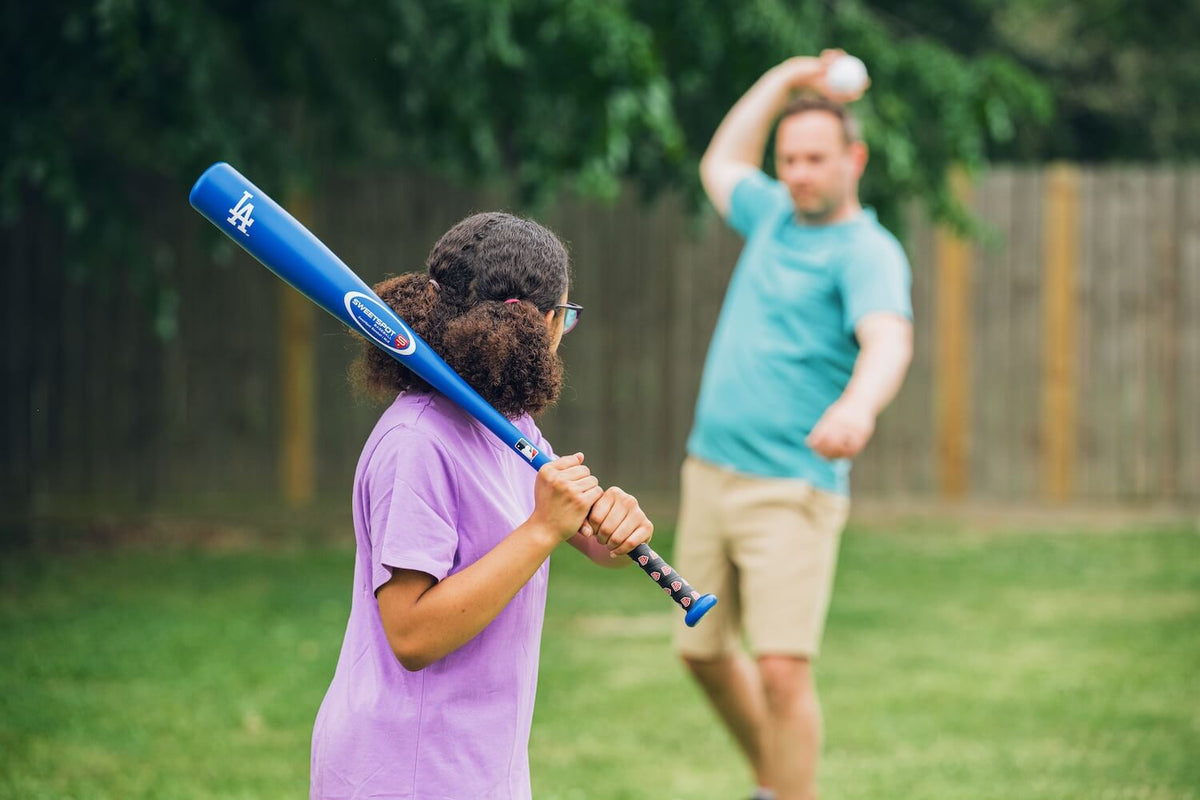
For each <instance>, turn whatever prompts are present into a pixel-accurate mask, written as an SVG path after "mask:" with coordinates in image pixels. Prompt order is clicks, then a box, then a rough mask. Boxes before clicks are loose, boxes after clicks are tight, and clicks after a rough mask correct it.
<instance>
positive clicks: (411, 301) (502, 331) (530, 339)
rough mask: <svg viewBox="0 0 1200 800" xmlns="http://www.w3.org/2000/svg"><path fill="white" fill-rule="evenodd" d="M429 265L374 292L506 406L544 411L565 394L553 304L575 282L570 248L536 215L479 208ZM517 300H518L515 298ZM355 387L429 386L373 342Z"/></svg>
mask: <svg viewBox="0 0 1200 800" xmlns="http://www.w3.org/2000/svg"><path fill="white" fill-rule="evenodd" d="M427 266H428V270H429V271H428V273H409V274H406V275H400V276H397V277H393V278H389V279H387V280H385V281H383V282H382V283H379V284H378V285H376V286H375V287H374V289H375V292H376V293H377V294H378V295H379V296H380V297H381V298H382V299H383V300H384V302H386V303H387V304H388V305H389V306H390V307H391V308H392V309H393V310H394V311H395V312H396V313H397V314H399V315H400V317H401V319H403V320H404V321H405V322H406V323H408V326H409V327H410V328H412V330H413V331H414V332H415V333H416V334H417V335H418V336H420V337H421V338H422V339H423V340H425V342H426V343H427V344H428V345H429V346H430V347H432V348H433V350H434V352H436V353H438V355H440V356H441V357H442V358H443V359H444V360H445V361H446V363H447V364H449V366H450V367H451V368H452V369H453V370H454V371H455V372H457V373H458V374H459V375H461V376H462V377H463V379H464V380H466V382H467V383H468V384H470V385H471V387H472V388H474V389H475V390H476V391H477V392H479V394H480V395H481V396H482V397H483V398H484V399H485V400H487V401H488V402H489V403H491V404H492V405H493V406H494V407H495V408H496V409H497V410H498V411H499V412H500V413H502V414H504V415H505V416H508V417H516V416H519V415H521V414H522V413H526V412H527V413H530V414H538V413H540V412H542V411H544V410H545V409H546V408H548V407H549V406H551V405H553V403H554V402H555V401H556V400H557V399H558V395H559V392H560V391H561V389H562V381H563V367H562V361H561V359H560V358H559V357H558V355H557V353H556V352H555V351H554V350H553V349H552V348H551V338H550V332H549V331H548V330H547V328H546V320H545V312H546V311H548V310H550V309H551V308H553V306H554V305H555V304H556V303H558V301H559V298H561V297H562V295H563V294H564V293H565V292H566V289H567V280H568V276H567V255H566V249H565V248H564V247H563V246H562V243H561V242H559V240H558V239H557V238H556V237H555V236H554V234H553V233H551V232H550V231H548V230H546V229H545V228H543V227H542V226H540V225H538V224H537V223H534V222H531V221H529V220H523V219H520V218H518V217H513V216H511V215H508V214H477V215H475V216H472V217H468V218H467V219H465V220H463V221H462V222H460V223H459V224H458V225H456V226H454V227H453V228H451V229H450V230H449V231H447V232H446V234H445V235H443V236H442V238H441V240H439V241H438V243H437V244H436V245H435V246H434V248H433V251H432V252H431V253H430V255H429V260H428V265H427ZM511 299H516V300H518V301H519V302H516V303H512V302H506V301H507V300H511ZM363 347H364V349H363V351H362V353H361V355H360V357H359V358H358V359H357V360H356V361H355V363H354V365H353V366H352V367H351V379H352V381H353V383H354V384H355V386H356V387H357V388H358V389H360V390H361V391H363V392H365V393H366V394H368V395H371V396H373V397H375V398H377V399H380V400H384V401H386V400H390V399H391V398H392V397H394V396H395V394H396V393H397V392H399V391H431V388H432V387H430V386H429V384H428V383H427V382H426V381H425V380H423V379H422V378H420V377H418V376H417V375H416V374H415V373H413V372H412V371H410V370H409V369H408V368H406V367H404V366H403V365H402V364H401V363H400V362H398V361H396V360H395V359H393V358H392V357H391V356H390V355H388V354H387V353H385V352H383V351H382V350H380V349H379V348H377V347H375V346H374V345H372V344H370V343H369V342H365V341H364V344H363Z"/></svg>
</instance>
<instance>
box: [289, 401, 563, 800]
mask: <svg viewBox="0 0 1200 800" xmlns="http://www.w3.org/2000/svg"><path fill="white" fill-rule="evenodd" d="M516 423H517V426H518V427H519V428H520V429H521V430H522V431H523V432H524V433H525V435H526V437H527V438H528V439H529V440H530V441H531V442H533V443H534V445H535V446H536V447H538V448H539V449H544V450H545V451H546V452H547V453H548V452H549V448H548V447H547V445H546V442H545V440H544V439H543V438H542V436H541V434H540V432H539V431H538V429H537V426H536V425H535V424H534V422H533V420H532V419H531V418H530V417H528V416H524V417H522V418H520V419H518V420H516ZM535 478H536V473H535V472H534V471H533V470H532V469H530V468H529V465H528V464H526V463H522V460H521V457H520V456H519V455H517V454H516V453H514V452H513V451H512V450H510V449H508V448H507V447H506V446H504V445H503V444H501V443H500V442H499V440H497V439H496V438H495V437H494V436H493V435H492V434H491V433H489V432H488V431H487V430H486V429H485V428H484V427H483V426H482V425H481V424H480V423H478V422H476V421H474V420H472V419H471V418H470V417H469V416H467V415H466V414H465V413H464V412H462V411H461V410H460V409H458V408H457V407H456V406H454V405H453V404H452V403H451V402H450V401H449V400H447V399H446V398H445V397H443V396H441V395H437V394H402V395H400V396H399V397H398V398H397V399H396V401H395V402H394V403H393V404H392V405H391V406H390V407H389V408H388V409H387V410H386V411H385V412H384V413H383V415H382V416H381V417H380V419H379V422H378V423H377V424H376V425H375V429H374V431H372V433H371V435H370V437H369V438H368V439H367V443H366V446H365V447H364V448H363V452H362V456H361V457H360V458H359V462H358V469H357V471H356V472H355V476H354V536H355V539H356V542H357V554H356V557H355V564H354V595H353V600H352V602H351V607H350V619H349V622H348V623H347V625H346V635H345V639H344V641H343V643H342V651H341V655H340V657H339V658H338V664H337V671H336V673H335V674H334V677H333V682H332V684H331V685H330V687H329V691H328V692H327V693H326V695H325V700H324V702H323V703H322V704H321V709H320V711H319V712H318V713H317V720H316V724H315V726H314V729H313V742H312V775H311V778H312V782H311V796H312V798H314V799H315V798H321V800H333V799H334V798H347V800H348V799H349V798H367V797H370V798H375V799H376V800H383V799H384V798H386V799H387V800H399V798H407V799H408V800H480V798H488V800H509V799H510V798H511V799H512V800H523V799H525V798H529V797H530V783H529V755H528V745H529V728H530V723H531V721H532V718H533V703H534V694H535V691H536V688H537V670H538V650H539V647H540V644H541V634H542V617H543V612H544V610H545V604H546V580H547V575H548V572H549V562H548V561H547V562H546V563H543V564H542V566H541V567H540V568H539V569H538V571H537V573H536V574H535V575H534V576H533V578H532V579H531V580H530V581H529V582H528V583H527V584H526V585H525V586H524V587H523V588H522V589H521V590H520V592H518V593H517V596H516V597H515V598H513V600H512V601H511V602H510V603H509V604H508V605H507V606H506V607H505V608H504V610H503V611H501V612H500V614H499V616H497V617H496V619H495V620H493V621H492V623H491V624H490V625H488V626H487V627H486V628H485V629H484V630H483V631H482V632H481V633H480V634H479V635H478V636H476V637H475V638H474V639H472V640H471V641H469V642H467V643H466V644H465V645H463V646H462V647H460V648H459V649H458V650H455V651H454V652H453V653H451V654H449V655H448V656H446V657H444V658H442V659H440V660H439V661H437V662H435V663H433V664H430V665H429V666H428V667H426V668H425V669H422V670H420V671H418V672H408V671H407V670H405V669H404V668H403V667H402V666H401V665H400V663H399V662H398V661H397V660H396V657H395V655H394V654H393V653H392V650H391V648H390V647H389V645H388V642H387V637H386V636H385V635H384V632H383V626H382V623H381V621H380V617H379V606H378V604H377V603H376V600H375V591H376V590H377V589H378V588H379V587H380V586H382V585H383V584H385V583H387V581H388V580H389V579H390V578H391V571H392V569H397V568H399V569H413V570H420V571H421V572H427V573H429V574H430V575H432V576H433V577H434V578H437V579H438V580H441V579H443V578H445V577H446V576H447V575H451V574H453V573H456V572H459V571H461V570H463V569H465V568H466V567H468V566H470V565H471V564H472V563H474V562H475V561H477V560H478V559H479V558H480V557H482V556H483V555H484V554H485V553H487V552H488V551H489V550H491V549H492V548H493V547H495V546H496V544H498V543H499V542H500V541H501V540H502V539H503V538H504V537H505V536H507V535H508V534H509V533H510V532H512V530H513V529H514V528H516V527H517V526H518V525H520V524H521V523H522V522H524V521H525V520H526V519H528V518H529V515H530V514H531V513H532V511H533V484H534V479H535Z"/></svg>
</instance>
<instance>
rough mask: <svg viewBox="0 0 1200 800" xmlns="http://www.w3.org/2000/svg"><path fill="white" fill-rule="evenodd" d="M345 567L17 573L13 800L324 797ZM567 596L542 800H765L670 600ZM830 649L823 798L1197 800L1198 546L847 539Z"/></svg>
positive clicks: (5, 591) (11, 596)
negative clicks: (314, 788)
mask: <svg viewBox="0 0 1200 800" xmlns="http://www.w3.org/2000/svg"><path fill="white" fill-rule="evenodd" d="M657 544H658V545H659V549H660V550H663V551H664V552H669V543H668V541H667V537H665V536H660V540H659V541H658V542H657ZM351 561H352V557H351V554H350V553H349V551H347V550H344V549H329V548H320V547H312V546H306V547H304V548H298V549H295V550H293V551H289V552H271V551H269V550H267V549H266V548H264V547H261V546H250V547H238V548H234V549H230V550H224V551H217V550H212V549H195V548H192V549H179V548H163V549H160V550H158V551H153V550H150V549H147V548H144V547H136V548H129V547H125V548H118V549H90V550H81V551H78V552H75V553H73V554H69V555H66V556H65V557H62V558H57V559H51V558H48V557H46V556H44V555H42V556H36V557H35V556H21V557H16V556H13V554H11V553H8V554H2V555H0V798H20V800H36V799H38V798H75V799H76V800H91V799H92V798H96V799H97V800H99V799H100V798H120V800H133V798H172V800H175V799H179V800H186V798H295V797H302V796H307V794H306V792H307V778H308V772H307V771H308V743H309V735H310V729H311V724H312V718H313V715H314V714H315V712H316V709H317V705H318V703H319V702H320V699H321V696H322V694H323V692H324V689H325V685H326V682H327V681H328V679H329V677H330V675H331V674H332V671H333V666H334V662H335V660H336V657H337V650H338V646H339V644H340V640H341V634H342V630H343V627H344V624H345V617H346V613H347V609H348V603H349V597H350V593H349V587H350V575H351V566H352V565H351ZM551 575H552V577H551V600H550V606H549V609H548V614H547V624H546V633H545V638H544V642H543V658H542V671H541V683H540V689H539V699H538V709H537V715H536V718H535V722H534V733H533V739H532V742H531V759H532V762H533V769H534V795H535V797H537V798H539V800H576V799H578V800H584V799H585V798H598V799H603V798H630V799H631V800H632V799H634V798H637V799H639V800H640V798H680V799H681V800H683V799H685V798H686V799H687V800H708V799H709V798H711V799H712V800H736V799H737V798H740V797H743V796H744V795H745V794H747V791H746V790H747V788H748V786H749V773H748V772H747V770H746V769H745V767H744V766H742V764H741V762H740V761H739V759H738V758H737V755H736V753H735V751H734V748H733V745H732V743H731V742H730V741H729V739H728V738H727V737H726V736H725V735H724V734H723V733H722V731H721V730H720V729H719V728H718V727H717V725H716V724H715V721H714V718H713V716H712V714H711V713H710V711H709V709H708V708H707V706H706V705H705V703H704V701H703V699H702V698H701V697H700V695H699V694H698V692H697V690H696V689H695V688H694V687H693V686H692V685H691V684H690V683H689V681H688V680H687V678H686V676H685V675H684V672H683V670H682V668H681V667H680V666H679V665H678V664H677V662H676V660H675V659H674V657H673V655H672V653H671V651H670V645H669V639H670V634H669V631H670V624H671V617H672V614H673V612H672V611H671V608H670V603H669V601H668V600H667V599H666V598H665V597H664V596H663V595H662V593H661V591H659V590H658V589H656V588H654V587H653V586H652V585H651V584H650V583H649V581H648V580H647V579H646V578H645V577H644V576H643V575H641V573H640V572H639V571H637V570H636V569H629V570H625V571H623V572H621V573H612V572H608V571H604V570H600V569H596V568H593V567H591V566H590V565H588V564H586V563H585V562H583V560H582V559H581V558H578V557H577V556H576V555H575V554H574V553H573V552H571V551H563V552H562V553H561V554H560V555H558V556H556V557H555V563H554V568H553V570H552V572H551ZM698 588H702V587H698ZM824 647H825V649H824V657H823V659H822V660H821V662H820V664H819V672H818V675H819V681H820V687H821V692H822V697H823V701H824V707H825V716H826V743H825V753H824V761H823V767H822V775H821V784H822V791H823V794H822V796H823V798H825V800H854V799H856V798H864V799H865V798H880V800H883V799H884V798H887V799H888V800H890V799H891V798H932V799H934V800H941V799H943V798H944V799H945V800H951V799H952V798H953V799H954V800H960V799H963V798H997V799H998V800H999V799H1000V798H1004V799H1005V800H1010V799H1011V798H1022V800H1037V799H1039V798H1045V799H1046V800H1051V798H1053V799H1054V800H1062V798H1088V799H1089V800H1104V799H1112V800H1117V799H1118V798H1129V799H1130V800H1134V798H1139V799H1141V798H1144V799H1146V800H1159V799H1165V798H1172V799H1173V800H1174V799H1180V800H1181V799H1182V798H1200V535H1198V534H1197V531H1195V530H1180V529H1177V530H1174V531H1158V532H1154V533H1138V532H1135V531H1129V532H1125V533H1104V534H1086V533H1061V532H1060V533H1053V534H1041V535H1038V534H1036V533H1029V534H1014V533H997V534H984V533H979V532H969V531H966V530H964V529H961V528H958V527H956V526H952V525H949V524H943V525H921V526H917V525H912V524H909V525H906V526H904V527H903V528H902V529H901V530H888V531H885V530H881V529H874V528H872V529H864V528H862V527H856V528H852V529H851V530H850V531H849V532H848V533H847V536H846V539H845V542H844V546H843V550H842V559H841V568H840V572H839V576H838V583H837V588H836V591H835V596H834V605H833V611H832V614H831V617H830V620H829V628H828V632H827V635H826V639H825V646H824Z"/></svg>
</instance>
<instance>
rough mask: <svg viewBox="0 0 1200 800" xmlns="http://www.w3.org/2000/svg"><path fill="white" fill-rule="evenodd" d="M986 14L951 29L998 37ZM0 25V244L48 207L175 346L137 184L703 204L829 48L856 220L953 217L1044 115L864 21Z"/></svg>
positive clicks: (931, 35) (294, 10)
mask: <svg viewBox="0 0 1200 800" xmlns="http://www.w3.org/2000/svg"><path fill="white" fill-rule="evenodd" d="M916 1H917V0H912V2H914V3H915V2H916ZM1028 2H1033V0H1028ZM982 3H983V0H975V6H977V7H978V8H980V9H984V11H986V9H987V7H986V6H985V5H983V4H982ZM925 5H927V6H929V7H930V8H933V7H934V6H935V5H936V6H938V7H940V5H946V6H947V7H949V4H944V3H940V4H935V3H932V2H928V1H927V2H926V3H925ZM881 7H882V5H881ZM889 7H891V6H889ZM970 7H971V6H970V5H969V4H968V6H964V8H967V9H968V10H969V9H970ZM984 11H980V12H979V13H978V14H977V16H978V17H979V19H977V20H976V19H974V18H972V17H970V15H969V14H968V13H967V12H966V11H963V12H959V14H958V15H957V16H954V19H955V20H959V21H961V27H962V28H963V29H964V30H967V31H975V30H976V28H979V29H981V30H984V29H986V30H991V28H992V27H994V25H993V24H992V22H991V20H992V16H994V15H992V14H991V13H990V12H988V13H984ZM3 14H4V17H3V21H4V25H3V32H2V33H0V42H2V43H3V49H4V53H5V61H6V62H7V63H8V64H9V66H10V68H11V70H12V74H14V75H16V76H17V80H16V81H15V82H13V84H12V85H10V91H9V92H8V93H6V95H5V96H4V98H3V99H2V100H0V104H2V105H0V108H2V110H3V115H2V116H3V123H2V125H3V128H2V132H0V136H2V137H3V138H2V140H0V141H2V142H3V145H4V148H5V153H6V156H5V162H4V167H3V171H2V172H0V222H2V223H3V224H4V225H7V226H12V225H15V224H17V223H18V222H19V221H20V220H21V219H22V217H23V215H25V214H27V213H28V212H29V209H30V208H31V207H32V206H34V205H41V206H45V207H48V208H49V209H51V210H52V211H53V212H54V213H55V214H56V215H57V216H58V218H59V219H60V220H61V221H62V224H63V228H64V230H66V232H67V234H68V236H69V238H70V240H71V241H72V242H74V243H75V244H76V245H77V246H76V247H75V248H74V249H73V250H72V251H71V252H72V253H74V257H75V258H76V259H77V261H78V263H79V269H80V271H81V272H83V273H86V274H88V275H93V276H95V275H100V274H104V271H105V265H106V264H107V265H110V268H111V265H114V264H120V265H121V267H122V270H124V272H123V274H129V275H132V276H134V279H135V280H136V282H137V283H138V285H140V286H142V287H143V288H144V289H145V290H146V292H147V295H148V296H150V297H152V298H154V299H155V300H154V301H155V303H156V304H157V305H158V306H160V310H162V311H164V313H165V316H164V319H165V320H166V321H167V323H169V311H170V303H171V295H170V277H169V275H170V270H171V252H172V247H173V246H174V245H173V243H171V242H169V241H155V239H154V236H155V233H154V232H153V231H150V232H146V231H144V230H141V229H140V228H139V227H138V226H136V225H134V224H133V223H132V221H131V213H130V209H132V208H136V192H137V191H138V189H139V187H141V186H144V185H145V182H146V181H150V182H154V181H159V182H164V181H165V182H169V183H171V184H173V185H179V186H183V187H186V186H187V185H188V184H189V183H190V181H191V180H192V179H194V177H195V176H196V175H198V174H199V172H200V171H201V170H202V169H203V168H204V167H205V166H207V165H208V164H209V163H211V162H213V161H216V160H227V161H230V162H232V163H234V164H236V165H238V166H239V167H240V168H241V169H243V170H244V171H246V172H248V173H249V174H252V175H254V176H255V178H256V180H258V181H260V182H262V183H264V184H266V185H271V186H280V185H295V184H296V183H303V182H310V181H312V180H314V179H315V177H316V176H317V175H319V174H321V173H322V172H323V171H326V170H330V169H338V170H342V169H354V168H364V167H370V168H375V169H378V168H382V167H392V166H405V165H409V166H411V165H419V166H421V167H423V168H428V169H433V170H436V171H439V172H441V173H444V174H447V175H452V176H456V177H458V178H460V179H463V180H468V181H476V180H480V181H482V180H493V179H505V180H511V181H513V182H515V183H516V185H518V186H519V187H520V189H521V191H522V192H523V194H524V196H525V197H526V198H527V199H530V200H531V201H537V200H545V199H547V198H549V197H552V196H553V195H554V194H555V193H556V192H559V191H561V190H563V189H568V188H573V189H578V190H581V191H583V192H586V193H590V194H593V195H598V196H602V197H609V198H611V197H614V196H615V195H616V194H617V192H618V189H619V187H620V185H621V184H622V183H623V182H626V181H629V182H633V183H634V184H637V185H639V186H641V187H642V188H643V189H644V190H645V191H647V192H655V191H658V190H660V189H663V188H667V187H671V188H680V187H682V188H684V189H686V190H687V191H689V192H691V193H692V196H693V197H694V196H696V194H695V192H696V188H697V180H696V176H695V173H696V163H697V161H698V158H699V155H700V153H701V152H702V151H703V149H704V147H705V145H706V144H707V142H708V139H709V137H710V136H711V134H712V132H713V131H714V130H715V128H716V126H717V124H718V123H719V121H720V119H721V117H722V116H723V114H724V113H725V112H726V110H728V108H729V107H730V105H732V103H733V102H734V101H735V100H736V99H737V98H738V97H739V96H740V95H741V93H742V92H744V91H745V89H746V88H747V87H748V86H749V85H750V84H751V83H752V82H753V81H754V80H755V79H756V78H757V77H758V76H759V75H760V74H761V73H762V72H763V71H764V70H766V69H767V68H768V67H770V66H772V65H773V64H775V63H778V62H779V61H781V60H783V59H784V58H786V57H788V56H791V55H794V54H796V53H803V52H809V53H815V52H817V51H819V50H820V49H821V48H823V47H829V46H840V47H843V48H845V49H846V50H848V51H850V52H854V53H856V54H858V55H860V56H861V57H862V58H863V59H864V60H865V61H866V62H867V64H868V65H869V67H870V69H871V73H872V79H873V87H872V90H871V91H870V93H869V94H868V97H867V99H866V100H864V101H863V103H862V104H861V108H860V112H861V113H862V115H863V116H864V118H865V123H866V130H867V137H868V142H869V144H870V145H871V148H872V152H873V159H874V166H873V168H872V169H871V170H870V171H869V181H868V183H867V185H866V186H865V187H864V192H865V195H866V199H867V200H868V202H872V203H873V204H875V205H877V206H880V207H881V209H882V210H883V211H884V212H885V213H887V212H888V210H890V209H895V208H896V205H897V203H898V202H899V201H900V200H901V199H905V198H910V197H921V198H924V199H925V200H926V202H927V203H928V204H929V205H930V206H931V207H932V208H933V209H935V211H938V212H939V213H942V214H946V213H950V212H952V211H953V206H952V204H951V203H950V202H949V199H948V197H947V195H946V192H945V188H944V187H945V180H944V178H945V172H946V170H947V167H948V166H949V165H950V164H952V163H956V162H958V163H965V164H967V165H968V166H979V165H981V164H983V163H984V161H985V160H986V159H987V157H988V155H989V153H991V152H994V151H996V150H997V148H1004V147H1006V146H1009V147H1014V146H1016V145H1015V143H1016V142H1017V141H1018V138H1019V137H1018V135H1017V134H1018V131H1021V130H1023V129H1026V128H1027V127H1029V126H1033V125H1035V124H1036V123H1037V122H1038V121H1040V120H1045V119H1047V118H1048V115H1049V113H1050V108H1051V105H1050V95H1049V93H1048V92H1047V91H1046V90H1045V88H1044V86H1043V85H1042V84H1041V83H1040V82H1039V80H1038V79H1036V78H1035V77H1034V75H1033V73H1032V71H1031V69H1030V68H1029V67H1028V66H1026V65H1023V64H1022V63H1021V61H1020V60H1019V59H1017V58H1015V57H1013V56H1012V55H1011V53H1010V52H1008V51H1006V50H1005V49H1004V48H1003V47H1000V46H998V45H997V42H1001V43H1002V41H1003V40H1002V37H996V38H995V40H994V41H993V40H989V39H988V38H987V37H984V36H976V37H974V40H973V41H972V43H971V47H969V48H963V47H960V46H958V45H957V44H956V43H955V42H953V41H946V40H944V39H942V38H939V34H938V31H937V30H935V29H922V28H921V27H920V26H914V25H912V24H910V23H905V22H901V21H900V18H899V17H897V16H896V14H895V13H891V12H889V13H884V12H882V11H879V10H876V9H875V7H874V6H872V5H871V4H868V3H860V2H856V1H855V0H838V2H833V1H832V0H831V1H830V2H829V3H826V2H820V1H819V0H800V2H785V1H784V0H738V1H737V2H730V1H728V0H727V1H725V2H711V3H686V4H677V3H662V2H658V0H439V2H436V3H431V2H419V0H375V1H373V2H367V0H325V2H313V0H291V1H290V2H284V1H283V0H263V2H257V3H245V2H240V1H239V2H232V1H231V0H210V1H209V2H204V3H176V2H172V1H171V0H63V2H60V3H55V4H53V6H50V5H39V4H34V3H12V4H8V5H7V8H6V10H5V11H4V12H3ZM163 329H164V331H169V324H165V325H164V328H163Z"/></svg>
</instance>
